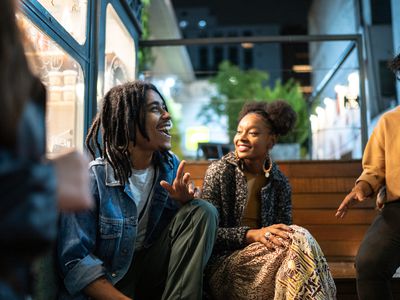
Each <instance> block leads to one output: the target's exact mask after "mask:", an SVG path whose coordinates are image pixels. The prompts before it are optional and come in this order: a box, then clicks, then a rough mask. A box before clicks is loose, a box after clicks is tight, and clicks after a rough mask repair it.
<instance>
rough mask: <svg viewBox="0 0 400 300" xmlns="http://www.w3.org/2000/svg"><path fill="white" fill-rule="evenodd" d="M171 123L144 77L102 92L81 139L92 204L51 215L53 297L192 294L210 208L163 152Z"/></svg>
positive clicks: (212, 226)
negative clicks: (59, 280)
mask: <svg viewBox="0 0 400 300" xmlns="http://www.w3.org/2000/svg"><path fill="white" fill-rule="evenodd" d="M171 127H172V122H171V116H170V113H169V112H168V109H167V106H166V104H165V101H164V99H163V97H162V95H161V94H160V93H159V91H158V90H157V89H156V87H155V86H154V85H152V84H150V83H147V82H143V81H133V82H128V83H125V84H123V85H119V86H116V87H114V88H112V89H111V90H110V91H109V92H108V93H107V94H106V95H105V96H104V99H103V103H102V106H101V109H100V111H99V113H98V114H97V116H96V118H95V119H94V121H93V124H92V126H91V128H90V130H89V133H88V136H87V138H86V145H87V147H88V150H89V151H90V153H91V154H92V156H93V158H95V157H96V154H97V158H96V159H94V160H93V161H92V162H91V163H90V168H89V169H90V176H91V192H92V195H93V197H94V201H95V206H94V207H93V209H91V210H89V211H86V212H83V213H70V214H62V216H61V222H60V226H61V228H60V234H59V239H58V250H57V252H58V263H59V267H60V269H61V273H62V274H63V282H64V287H65V290H64V291H62V293H61V296H60V298H61V299H89V298H90V299H140V300H143V299H190V300H195V299H201V298H202V286H203V270H204V268H205V265H206V263H207V261H208V259H209V257H210V255H211V251H212V248H213V245H214V241H215V238H216V230H217V220H218V215H217V211H216V209H215V208H214V206H212V205H211V204H210V203H208V202H206V201H203V200H200V199H197V195H196V189H195V187H194V186H193V184H192V183H191V180H190V174H189V173H185V172H184V164H185V162H184V161H182V162H179V160H178V158H177V157H176V156H175V155H174V154H173V153H172V152H170V151H169V149H170V148H171V134H170V129H171ZM100 135H101V139H100V137H99V136H100Z"/></svg>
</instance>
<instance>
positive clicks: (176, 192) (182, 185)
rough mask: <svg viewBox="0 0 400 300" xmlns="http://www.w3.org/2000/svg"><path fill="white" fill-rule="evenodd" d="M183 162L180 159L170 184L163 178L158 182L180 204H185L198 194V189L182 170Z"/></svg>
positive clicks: (188, 175)
mask: <svg viewBox="0 0 400 300" xmlns="http://www.w3.org/2000/svg"><path fill="white" fill-rule="evenodd" d="M185 163H186V162H185V161H184V160H182V161H181V163H180V164H179V166H178V170H177V172H176V177H175V179H174V182H173V183H172V185H170V184H169V183H168V182H166V181H165V180H162V181H161V182H160V184H161V186H162V187H163V188H165V189H166V190H167V191H168V193H169V195H170V196H171V198H173V199H175V200H176V201H178V202H180V203H181V204H185V203H187V202H189V201H190V200H192V199H193V198H194V197H199V196H200V193H199V189H197V188H196V187H195V186H194V183H193V181H191V180H190V174H189V173H185V172H184V168H185Z"/></svg>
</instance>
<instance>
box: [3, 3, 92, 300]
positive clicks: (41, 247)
mask: <svg viewBox="0 0 400 300" xmlns="http://www.w3.org/2000/svg"><path fill="white" fill-rule="evenodd" d="M16 12H17V1H14V0H2V1H0V65H1V70H0V91H1V93H2V95H1V109H0V119H1V120H2V125H1V126H0V185H1V188H2V190H3V192H2V196H1V204H0V217H1V218H0V245H1V250H0V251H1V258H0V299H7V300H13V299H25V297H26V296H27V295H29V294H30V293H31V292H32V291H31V288H32V287H31V285H32V270H31V269H32V262H33V260H34V259H36V258H37V257H38V256H39V255H40V254H42V253H44V251H46V250H48V249H50V246H51V244H52V242H53V241H54V240H55V238H56V231H57V214H58V212H57V208H59V209H61V210H66V211H70V210H78V209H87V208H89V207H90V205H91V197H90V192H89V188H88V183H89V176H88V173H87V160H86V159H85V158H84V157H83V156H82V155H80V154H78V153H77V152H71V153H68V154H66V155H64V156H61V157H59V158H57V159H54V160H52V161H51V160H47V159H46V158H45V149H46V147H45V100H46V91H45V88H44V86H43V85H42V83H41V82H40V81H39V79H38V78H37V77H35V76H34V75H33V73H32V71H31V70H30V68H29V66H28V62H27V59H26V57H25V53H24V47H23V43H22V38H21V32H20V31H19V28H18V25H17V23H16Z"/></svg>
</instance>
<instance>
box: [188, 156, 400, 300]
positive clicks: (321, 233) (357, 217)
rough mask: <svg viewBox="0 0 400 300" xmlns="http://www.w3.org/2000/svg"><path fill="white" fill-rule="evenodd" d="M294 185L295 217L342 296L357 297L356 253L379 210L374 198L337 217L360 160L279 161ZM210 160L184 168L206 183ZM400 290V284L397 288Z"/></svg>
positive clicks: (359, 167) (194, 162)
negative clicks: (313, 241) (322, 257)
mask: <svg viewBox="0 0 400 300" xmlns="http://www.w3.org/2000/svg"><path fill="white" fill-rule="evenodd" d="M277 163H278V165H279V167H280V169H281V170H282V172H283V173H284V174H285V175H286V176H287V177H288V178H289V181H290V183H291V186H292V203H293V223H294V224H297V225H299V226H302V227H304V228H306V229H308V230H309V231H310V232H311V233H312V235H313V236H314V237H315V238H316V240H317V241H318V243H319V244H320V246H321V248H322V251H323V252H324V254H325V256H326V258H327V260H328V263H329V266H330V269H331V272H332V275H333V277H334V279H335V282H336V285H337V288H338V299H357V298H356V287H355V269H354V258H355V256H356V253H357V250H358V247H359V245H360V242H361V240H362V238H363V237H364V234H365V232H366V230H367V229H368V227H369V225H370V224H371V222H372V220H373V219H374V217H375V216H376V213H377V212H376V210H375V209H374V203H373V202H372V201H369V202H365V203H361V204H360V205H358V206H355V207H353V208H352V209H351V210H350V211H349V212H348V214H347V216H346V217H345V218H344V219H340V220H339V219H336V217H335V212H336V209H337V208H338V206H339V204H340V203H341V201H342V200H343V199H344V197H345V196H346V195H347V193H348V192H349V191H350V190H351V189H352V187H353V186H354V183H355V180H356V178H357V177H358V176H359V175H360V174H361V171H362V169H361V161H360V160H350V161H284V162H283V161H282V162H277ZM209 164H210V161H190V162H188V163H187V166H186V172H189V173H190V174H191V177H192V179H193V180H194V182H195V184H196V185H197V186H202V184H203V177H204V174H205V171H206V169H207V167H208V165H209ZM397 290H398V289H397Z"/></svg>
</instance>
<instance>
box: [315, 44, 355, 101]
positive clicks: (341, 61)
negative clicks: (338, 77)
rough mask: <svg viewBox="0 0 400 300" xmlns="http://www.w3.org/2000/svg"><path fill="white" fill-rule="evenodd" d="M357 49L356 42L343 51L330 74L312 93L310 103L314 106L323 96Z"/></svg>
mask: <svg viewBox="0 0 400 300" xmlns="http://www.w3.org/2000/svg"><path fill="white" fill-rule="evenodd" d="M355 47H356V43H355V42H351V43H350V45H348V46H347V48H346V49H345V50H344V51H343V53H342V55H341V56H340V57H339V59H338V60H337V61H336V63H335V65H334V66H333V67H332V68H331V69H330V70H329V72H328V73H327V74H326V75H325V77H324V78H323V79H322V80H321V82H320V83H319V84H318V86H317V87H316V88H315V90H314V91H313V92H312V94H311V96H310V97H309V102H310V103H311V104H312V103H313V102H314V100H315V99H316V98H317V97H318V96H319V95H320V94H321V92H322V90H323V89H324V88H325V87H326V86H327V84H328V83H329V81H330V80H331V79H332V78H333V76H335V74H336V73H337V71H339V68H340V67H341V66H342V65H343V64H344V62H345V61H346V59H347V58H348V57H349V55H350V54H351V52H352V51H353V50H354V48H355Z"/></svg>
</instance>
